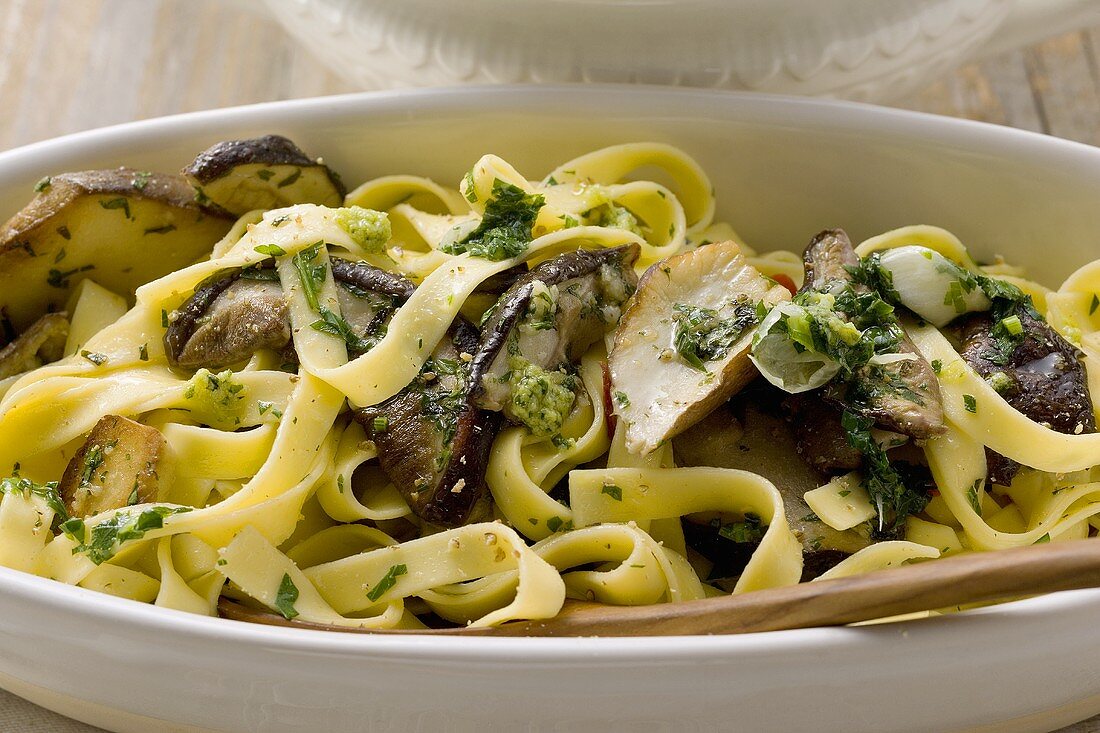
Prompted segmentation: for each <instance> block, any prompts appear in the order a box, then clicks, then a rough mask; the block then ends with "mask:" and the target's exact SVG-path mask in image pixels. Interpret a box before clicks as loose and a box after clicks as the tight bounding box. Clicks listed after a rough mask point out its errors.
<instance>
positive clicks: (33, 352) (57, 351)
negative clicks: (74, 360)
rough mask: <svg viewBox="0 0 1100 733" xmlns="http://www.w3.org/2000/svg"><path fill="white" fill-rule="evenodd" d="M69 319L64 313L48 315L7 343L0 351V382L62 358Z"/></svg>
mask: <svg viewBox="0 0 1100 733" xmlns="http://www.w3.org/2000/svg"><path fill="white" fill-rule="evenodd" d="M68 336H69V319H68V318H66V316H65V314H64V313H48V314H46V315H44V316H42V317H41V318H39V319H38V320H37V321H35V322H34V323H33V324H32V325H31V327H30V328H28V329H27V330H26V331H24V332H23V333H22V334H21V335H20V336H19V337H18V338H16V339H15V340H14V341H12V342H11V343H10V344H8V345H7V346H5V347H4V348H3V349H0V379H7V378H8V377H14V376H15V375H16V374H22V373H23V372H29V371H30V370H31V369H37V368H38V367H40V366H42V365H43V364H49V363H50V362H51V361H57V360H58V359H60V358H61V357H62V356H64V355H65V339H66V338H68Z"/></svg>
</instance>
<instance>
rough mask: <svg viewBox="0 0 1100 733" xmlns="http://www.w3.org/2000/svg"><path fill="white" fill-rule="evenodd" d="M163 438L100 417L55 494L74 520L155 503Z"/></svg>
mask: <svg viewBox="0 0 1100 733" xmlns="http://www.w3.org/2000/svg"><path fill="white" fill-rule="evenodd" d="M164 450H165V443H164V436H162V435H161V434H160V431H158V430H156V429H155V428H151V427H149V426H148V425H142V424H141V423H137V422H134V421H133V420H129V419H127V418H125V417H120V416H118V415H107V416H106V417H104V418H102V419H101V420H100V421H99V422H98V423H96V426H95V427H94V428H92V432H91V433H89V434H88V439H87V440H85V441H84V445H82V446H81V447H80V450H78V451H77V452H76V455H74V456H73V457H72V460H70V461H69V465H68V466H66V468H65V474H64V476H62V478H61V484H60V486H59V487H58V490H59V492H60V494H61V499H62V501H64V502H65V506H66V508H67V509H68V511H69V514H71V515H72V516H74V517H90V516H92V515H95V514H99V513H100V512H105V511H109V510H111V509H121V508H122V507H126V506H132V505H134V504H145V503H148V502H153V501H156V500H157V495H158V490H159V484H160V477H159V475H158V473H157V469H158V466H159V463H160V460H161V457H162V456H163V455H164Z"/></svg>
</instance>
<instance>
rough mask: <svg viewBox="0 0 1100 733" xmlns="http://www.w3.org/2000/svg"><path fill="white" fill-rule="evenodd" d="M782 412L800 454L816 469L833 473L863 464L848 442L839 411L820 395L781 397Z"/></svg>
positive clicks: (861, 457) (827, 473)
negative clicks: (782, 398)
mask: <svg viewBox="0 0 1100 733" xmlns="http://www.w3.org/2000/svg"><path fill="white" fill-rule="evenodd" d="M783 413H784V415H785V416H786V418H787V421H788V422H789V423H790V426H791V430H792V431H793V433H794V437H795V448H796V450H797V451H798V455H799V457H800V458H802V460H803V461H805V462H806V463H807V464H809V466H810V467H811V468H813V469H814V470H815V471H818V472H819V473H822V474H825V475H835V474H840V473H847V472H849V471H855V470H856V469H858V468H859V467H860V466H862V465H863V454H862V453H860V452H859V451H858V450H857V449H856V448H854V447H853V446H852V444H851V443H850V442H849V441H848V433H847V431H846V430H844V426H843V425H842V424H841V422H840V418H841V413H840V411H839V410H837V408H836V407H834V406H833V405H831V404H829V403H827V402H826V401H825V400H823V399H822V398H821V396H820V395H818V394H813V393H802V394H794V395H789V396H788V397H787V398H786V399H784V400H783Z"/></svg>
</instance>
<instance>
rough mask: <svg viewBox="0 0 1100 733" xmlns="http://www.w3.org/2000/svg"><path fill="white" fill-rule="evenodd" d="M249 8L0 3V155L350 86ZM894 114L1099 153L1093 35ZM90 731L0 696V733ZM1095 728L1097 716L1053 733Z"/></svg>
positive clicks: (146, 0) (177, 2) (235, 2)
mask: <svg viewBox="0 0 1100 733" xmlns="http://www.w3.org/2000/svg"><path fill="white" fill-rule="evenodd" d="M259 6H260V3H259V0H252V1H251V2H248V0H110V2H108V1H107V0H0V150H5V149H8V148H11V147H15V146H18V145H23V144H25V143H29V142H34V141H36V140H43V139H46V138H50V137H54V136H56V135H61V134H64V133H69V132H75V131H77V130H84V129H88V128H92V127H100V126H102V125H110V124H114V123H118V122H126V121H130V120H136V119H142V118H146V117H157V116H160V115H167V114H174V113H177V112H188V111H192V110H200V109H208V108H212V107H223V106H228V105H238V104H247V103H250V102H263V101H271V100H277V99H290V98H294V97H312V96H318V95H325V94H338V93H341V92H351V91H357V90H356V89H354V88H353V87H351V86H350V85H349V84H347V83H346V82H343V81H341V80H340V79H338V78H336V77H335V76H333V75H332V74H331V73H329V72H328V71H327V70H326V69H325V68H324V67H323V66H321V64H320V63H318V62H317V61H315V60H314V59H313V58H312V57H310V56H309V54H308V53H307V52H306V51H305V50H304V49H302V48H300V47H299V46H297V45H296V44H295V43H294V42H292V41H291V39H289V38H288V37H287V36H286V34H285V33H284V32H283V31H282V29H281V28H279V27H278V26H277V25H276V24H275V23H274V22H272V21H271V20H269V19H268V18H267V17H265V16H264V15H263V12H262V9H261V8H260V7H259ZM897 106H899V107H905V108H908V109H915V110H921V111H925V112H934V113H937V114H944V115H952V116H957V117H968V118H971V119H976V120H983V121H986V122H993V123H997V124H1002V125H1010V126H1012V127H1019V128H1023V129H1026V130H1033V131H1037V132H1043V133H1047V134H1050V135H1056V136H1059V137H1064V138H1069V139H1072V140H1077V141H1080V142H1084V143H1089V144H1091V145H1100V27H1097V28H1091V29H1088V30H1085V31H1083V32H1079V33H1072V34H1068V35H1065V36H1060V37H1057V38H1052V39H1050V40H1047V41H1045V42H1042V43H1039V44H1037V45H1035V46H1032V47H1030V48H1027V49H1023V50H1019V51H1014V52H1011V53H1007V54H1004V55H1001V56H997V57H994V58H989V59H986V60H983V61H981V62H979V63H975V64H971V65H969V66H966V67H964V68H961V69H959V70H957V71H955V72H953V73H952V74H950V75H948V76H946V77H944V78H942V79H939V80H937V81H935V82H934V83H932V84H931V85H930V86H929V87H927V88H926V89H924V90H923V91H921V92H919V93H918V94H915V95H913V96H911V97H909V98H907V99H903V100H901V101H899V102H897ZM94 730H98V729H94V728H91V727H89V726H86V725H83V724H81V723H76V722H74V721H70V720H67V719H64V718H61V717H60V716H57V715H54V714H52V713H49V712H46V711H43V710H40V709H38V708H35V707H34V706H32V705H30V704H29V703H26V702H23V701H22V700H19V699H18V698H16V697H14V696H12V695H10V694H8V693H6V692H3V691H0V733H15V732H16V731H19V733H37V732H39V731H41V732H42V733H45V732H47V731H48V732H49V733H69V732H72V733H77V732H80V733H87V732H88V731H94ZM1097 731H1100V717H1097V718H1093V719H1092V720H1089V721H1085V722H1083V723H1079V724H1077V725H1075V726H1072V727H1071V728H1067V729H1065V731H1064V732H1063V733H1071V732H1072V733H1086V732H1088V733H1095V732H1097Z"/></svg>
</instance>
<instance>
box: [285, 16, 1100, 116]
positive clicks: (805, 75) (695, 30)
mask: <svg viewBox="0 0 1100 733" xmlns="http://www.w3.org/2000/svg"><path fill="white" fill-rule="evenodd" d="M267 6H268V8H269V9H270V10H271V11H272V15H273V16H274V17H275V18H276V20H278V21H279V22H280V23H281V24H282V25H283V27H284V28H285V29H286V30H287V32H288V33H290V34H291V35H292V36H294V37H296V38H297V39H298V40H299V41H300V42H301V43H302V45H303V46H304V47H305V48H306V49H308V50H309V51H311V52H312V53H313V54H315V55H316V56H317V57H318V58H320V59H321V60H322V61H323V62H324V63H326V64H327V65H328V66H329V68H330V69H332V71H333V72H335V73H336V74H338V75H339V76H341V77H343V78H344V79H345V80H346V81H348V82H351V83H353V84H357V85H358V86H359V88H361V89H388V88H395V87H410V86H421V87H422V86H443V85H449V84H500V83H517V82H535V83H558V82H579V81H591V82H635V83H643V84H670V85H680V86H691V87H712V88H722V89H743V90H750V91H763V92H774V93H782V94H805V95H821V96H829V97H840V98H845V99H855V100H860V101H879V102H881V101H888V100H891V99H899V98H901V97H903V96H905V95H906V94H910V93H912V92H915V91H917V90H918V89H920V88H921V87H922V86H924V85H925V84H927V83H928V82H929V81H931V80H932V79H934V78H935V77H936V76H937V75H942V74H944V73H947V72H948V71H950V70H951V69H954V68H955V67H957V66H960V65H962V64H963V63H965V62H967V61H969V60H972V59H974V58H977V57H979V56H981V55H984V54H989V53H996V52H997V51H1006V50H1009V49H1012V48H1016V47H1019V46H1024V45H1027V44H1029V43H1032V42H1035V41H1038V40H1040V39H1042V38H1046V37H1048V36H1051V35H1054V34H1057V33H1063V32H1066V31H1069V30H1072V29H1074V28H1080V27H1084V26H1086V25H1090V24H1093V23H1100V3H1098V2H1097V1H1096V0H812V1H807V0H633V1H629V2H628V1H624V0H537V1H535V0H461V2H440V1H439V0H401V2H393V0H267Z"/></svg>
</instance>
